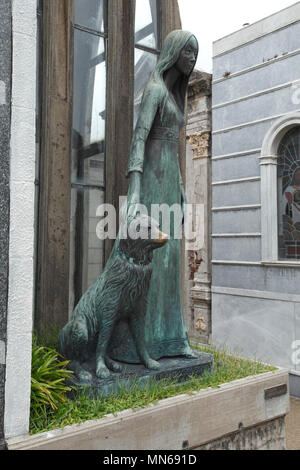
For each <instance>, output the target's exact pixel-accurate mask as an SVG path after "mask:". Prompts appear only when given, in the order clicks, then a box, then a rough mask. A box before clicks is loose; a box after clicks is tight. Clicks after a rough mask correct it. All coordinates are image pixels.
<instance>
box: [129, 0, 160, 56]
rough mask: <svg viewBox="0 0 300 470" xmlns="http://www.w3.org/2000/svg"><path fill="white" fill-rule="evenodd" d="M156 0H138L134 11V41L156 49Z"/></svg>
mask: <svg viewBox="0 0 300 470" xmlns="http://www.w3.org/2000/svg"><path fill="white" fill-rule="evenodd" d="M156 3H157V2H156V0H138V1H137V2H136V11H135V43H136V44H140V45H143V46H147V47H151V48H152V49H156V48H157V47H158V38H157V5H156Z"/></svg>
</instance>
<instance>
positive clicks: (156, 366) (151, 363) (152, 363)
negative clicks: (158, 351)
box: [145, 359, 160, 370]
mask: <svg viewBox="0 0 300 470" xmlns="http://www.w3.org/2000/svg"><path fill="white" fill-rule="evenodd" d="M145 366H146V367H147V369H150V370H158V369H160V363H159V362H157V361H154V359H148V361H147V362H146V364H145Z"/></svg>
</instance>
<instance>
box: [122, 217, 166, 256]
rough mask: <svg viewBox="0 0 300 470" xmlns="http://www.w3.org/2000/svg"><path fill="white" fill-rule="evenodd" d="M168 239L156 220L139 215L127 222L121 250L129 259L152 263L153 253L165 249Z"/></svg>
mask: <svg viewBox="0 0 300 470" xmlns="http://www.w3.org/2000/svg"><path fill="white" fill-rule="evenodd" d="M168 239H169V237H168V235H166V234H165V233H163V232H161V231H160V229H159V224H158V222H157V221H156V220H155V219H153V218H151V217H148V216H145V215H138V216H136V217H134V218H133V219H131V220H128V221H127V226H126V229H125V233H124V238H123V239H121V240H120V249H121V251H122V252H123V253H124V254H125V255H126V257H127V258H131V259H133V260H135V261H136V262H147V260H148V261H149V262H150V261H151V259H152V253H153V251H154V250H156V249H158V248H161V247H163V246H164V245H165V244H166V243H167V242H168Z"/></svg>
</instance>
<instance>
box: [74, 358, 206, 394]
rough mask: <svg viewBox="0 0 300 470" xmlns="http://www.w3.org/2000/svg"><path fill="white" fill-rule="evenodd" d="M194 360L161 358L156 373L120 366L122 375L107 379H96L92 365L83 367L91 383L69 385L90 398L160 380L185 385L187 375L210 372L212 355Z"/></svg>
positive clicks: (124, 365) (142, 367) (138, 366)
mask: <svg viewBox="0 0 300 470" xmlns="http://www.w3.org/2000/svg"><path fill="white" fill-rule="evenodd" d="M195 353H196V354H197V356H198V357H197V358H196V359H187V358H184V357H171V358H163V359H160V360H159V361H158V362H159V363H160V365H161V368H160V370H158V371H151V370H149V369H146V368H145V367H144V366H143V365H142V364H122V366H123V372H122V373H113V372H111V375H110V377H109V378H107V379H98V378H97V377H96V375H95V369H96V365H95V364H93V363H90V364H84V366H85V367H86V368H87V369H88V370H89V371H90V372H91V374H92V376H93V379H92V381H91V382H89V383H79V382H77V381H76V379H73V382H72V384H73V385H76V386H79V387H86V388H85V391H86V393H88V394H92V395H93V396H97V395H106V396H107V395H111V394H113V393H115V392H118V391H120V390H121V389H122V390H123V389H127V390H130V389H131V388H132V387H133V386H137V387H139V388H143V387H145V386H146V385H147V383H149V381H151V379H153V380H156V381H159V380H162V379H171V380H177V381H178V382H185V381H186V380H188V378H189V377H190V376H191V375H197V376H201V375H202V374H203V372H204V371H207V370H212V369H213V356H212V354H208V353H202V352H199V351H195Z"/></svg>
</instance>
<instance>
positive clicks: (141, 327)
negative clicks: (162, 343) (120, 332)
mask: <svg viewBox="0 0 300 470" xmlns="http://www.w3.org/2000/svg"><path fill="white" fill-rule="evenodd" d="M146 311H147V302H146V299H145V298H140V299H139V301H137V302H136V305H135V306H134V309H133V311H132V313H131V314H130V317H129V325H130V331H131V334H132V336H133V339H134V342H135V346H136V349H137V353H138V355H139V357H140V359H141V362H142V363H143V364H144V366H145V367H146V368H147V369H150V370H158V369H159V368H160V364H159V362H157V361H155V360H154V359H152V358H151V357H150V356H149V353H148V351H147V347H146V341H145V320H146Z"/></svg>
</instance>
